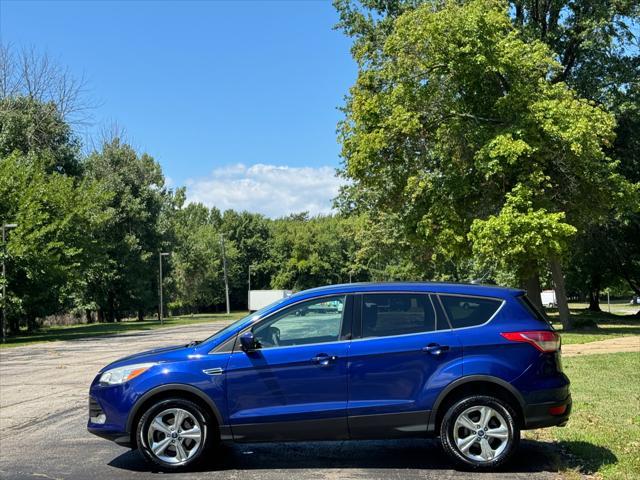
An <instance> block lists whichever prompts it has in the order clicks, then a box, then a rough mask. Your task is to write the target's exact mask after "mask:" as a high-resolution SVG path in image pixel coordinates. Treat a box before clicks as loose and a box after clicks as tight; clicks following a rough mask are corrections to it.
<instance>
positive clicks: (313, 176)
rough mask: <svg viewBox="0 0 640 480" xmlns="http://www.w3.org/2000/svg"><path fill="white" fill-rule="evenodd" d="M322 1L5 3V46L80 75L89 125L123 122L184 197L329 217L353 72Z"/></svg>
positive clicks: (1, 17)
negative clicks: (91, 105) (90, 106)
mask: <svg viewBox="0 0 640 480" xmlns="http://www.w3.org/2000/svg"><path fill="white" fill-rule="evenodd" d="M336 21H337V15H336V13H335V11H334V9H333V7H332V6H331V3H330V1H317V2H313V1H299V2H296V1H286V2H275V1H274V2H267V1H263V2H250V1H242V2H166V1H165V2H150V1H147V2H118V1H112V2H96V1H92V2H77V1H71V2H63V1H46V2H35V1H31V2H30V1H20V2H18V1H8V0H2V1H1V2H0V27H1V32H0V33H1V36H2V41H3V42H4V43H11V44H13V46H14V47H18V48H21V47H31V46H33V47H35V48H36V49H38V50H40V51H43V52H47V53H48V54H49V55H50V56H52V57H54V58H55V59H56V60H57V61H58V62H59V63H61V64H63V65H65V66H68V67H69V69H70V70H71V72H73V73H74V74H75V75H77V76H78V77H80V76H85V77H86V79H87V82H88V87H89V94H88V96H89V98H90V99H91V100H93V101H95V102H96V103H97V104H98V107H97V108H95V109H94V110H93V112H92V117H93V120H92V122H93V125H92V127H90V128H89V134H91V133H92V132H95V131H97V130H98V129H99V128H101V127H103V126H105V125H109V124H113V123H114V122H117V123H118V124H119V125H120V126H122V127H124V128H125V129H126V132H127V136H128V138H129V139H130V140H131V142H132V144H133V145H134V146H136V148H138V149H139V150H141V151H146V152H148V153H150V154H151V155H153V156H154V157H155V158H156V159H157V160H158V161H159V162H160V164H161V165H162V168H163V170H164V172H165V175H166V176H167V177H168V178H169V179H170V182H171V184H172V185H174V186H180V185H187V189H188V194H189V198H190V199H191V200H192V201H202V202H204V203H206V204H208V205H216V206H218V207H220V208H223V209H224V208H237V209H248V210H252V211H259V212H262V213H265V214H267V215H270V216H278V215H282V214H286V213H289V212H293V211H300V210H311V211H312V212H313V213H318V212H327V211H328V209H329V208H330V200H331V197H332V196H333V195H334V194H335V192H336V191H337V188H338V185H339V181H338V180H337V179H335V177H334V176H333V169H334V168H335V167H337V166H338V165H339V145H338V144H337V141H336V133H335V130H336V123H337V122H338V120H339V119H340V118H341V113H340V112H339V111H338V107H339V106H340V105H342V103H343V97H344V95H345V94H346V93H347V91H348V88H349V86H350V85H351V84H352V83H353V81H354V79H355V76H356V67H355V64H354V62H353V61H352V59H351V57H350V54H349V48H350V41H349V39H347V38H345V37H344V36H343V34H342V33H341V32H338V31H335V30H333V29H332V27H333V25H334V24H335V23H336Z"/></svg>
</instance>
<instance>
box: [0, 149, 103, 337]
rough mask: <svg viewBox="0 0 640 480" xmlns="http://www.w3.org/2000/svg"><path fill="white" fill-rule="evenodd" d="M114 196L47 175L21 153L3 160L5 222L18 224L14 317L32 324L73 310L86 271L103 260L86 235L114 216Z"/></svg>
mask: <svg viewBox="0 0 640 480" xmlns="http://www.w3.org/2000/svg"><path fill="white" fill-rule="evenodd" d="M109 197H110V193H109V192H107V191H105V190H104V189H102V188H101V186H100V185H98V184H96V183H95V182H91V181H89V180H83V181H79V180H77V179H74V178H72V177H69V176H66V175H62V174H59V173H52V174H47V173H45V172H43V171H42V170H41V169H40V168H39V167H38V166H36V165H34V164H33V163H32V162H31V161H30V160H29V159H26V158H25V157H24V156H23V155H21V154H19V153H14V154H12V155H10V156H8V157H6V158H3V159H2V161H1V162H0V198H2V199H3V201H2V205H1V208H0V220H2V221H6V220H5V219H11V220H12V221H14V222H15V223H17V224H18V228H17V229H16V230H13V231H11V233H10V242H9V244H8V249H7V258H6V261H7V269H8V284H9V287H10V288H9V290H8V295H7V296H8V298H7V306H8V311H9V317H10V318H11V319H12V324H13V330H16V325H17V324H16V320H17V318H19V317H24V318H27V319H28V320H29V321H30V322H31V323H33V321H34V320H35V318H36V317H43V316H45V315H50V314H52V313H57V312H59V311H63V310H65V309H69V308H71V307H72V306H73V305H74V295H75V293H76V292H77V291H78V290H80V289H81V288H82V286H83V284H84V281H85V280H84V276H83V272H85V271H86V270H90V269H91V268H92V267H93V266H94V263H95V262H96V261H97V260H98V259H99V258H100V255H99V252H100V249H101V245H100V244H99V242H97V241H96V239H95V238H94V237H92V236H91V235H87V232H91V231H95V230H97V229H100V228H101V227H102V226H103V225H104V224H106V223H107V222H108V221H109V220H110V217H111V212H110V211H109V210H108V209H107V208H106V205H107V202H108V200H109Z"/></svg>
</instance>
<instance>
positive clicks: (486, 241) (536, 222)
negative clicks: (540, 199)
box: [469, 185, 576, 278]
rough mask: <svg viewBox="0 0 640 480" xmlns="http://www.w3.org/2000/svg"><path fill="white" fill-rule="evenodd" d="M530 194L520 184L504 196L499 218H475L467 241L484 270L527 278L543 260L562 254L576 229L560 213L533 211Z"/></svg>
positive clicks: (541, 209)
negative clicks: (498, 271) (511, 273)
mask: <svg viewBox="0 0 640 480" xmlns="http://www.w3.org/2000/svg"><path fill="white" fill-rule="evenodd" d="M532 198H533V193H532V192H531V191H530V190H528V189H526V188H524V187H523V186H522V185H518V186H516V187H515V188H514V189H513V191H512V192H511V193H508V194H507V199H506V202H505V205H504V207H503V208H502V210H501V211H500V213H499V214H498V215H491V216H489V217H488V218H487V219H486V220H480V219H476V220H474V222H473V224H472V225H471V231H470V232H469V239H470V240H471V242H472V243H473V253H474V254H475V255H476V256H477V257H478V258H480V259H481V260H482V261H483V263H484V267H485V268H488V269H491V268H492V267H495V268H498V269H499V270H502V271H506V272H513V273H514V274H515V275H516V278H527V277H528V276H530V275H531V274H532V273H533V272H537V271H538V270H539V269H540V267H541V266H542V265H541V263H542V261H544V259H549V258H552V257H557V256H560V255H562V254H563V253H564V252H565V250H566V247H567V243H568V242H569V240H570V239H571V238H572V237H573V236H574V235H575V233H576V228H575V227H573V226H571V225H569V224H567V223H565V222H564V219H565V214H564V213H563V212H558V213H549V212H547V211H546V210H545V209H544V208H538V209H534V207H533V201H532Z"/></svg>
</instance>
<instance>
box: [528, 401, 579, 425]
mask: <svg viewBox="0 0 640 480" xmlns="http://www.w3.org/2000/svg"><path fill="white" fill-rule="evenodd" d="M571 406H572V401H571V395H569V396H567V398H565V399H564V400H563V401H561V402H557V401H553V402H544V403H534V404H530V405H527V406H526V407H525V408H524V418H525V421H524V429H525V430H530V429H533V428H543V427H564V426H565V425H566V424H567V422H568V421H569V415H571ZM562 407H564V410H563V411H562ZM551 409H557V410H556V411H558V410H559V411H562V413H559V414H553V413H551V412H550V410H551Z"/></svg>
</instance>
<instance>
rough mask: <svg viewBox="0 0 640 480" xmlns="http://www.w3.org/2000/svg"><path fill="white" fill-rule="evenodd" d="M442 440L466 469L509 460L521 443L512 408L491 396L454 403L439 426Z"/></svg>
mask: <svg viewBox="0 0 640 480" xmlns="http://www.w3.org/2000/svg"><path fill="white" fill-rule="evenodd" d="M440 440H441V442H442V446H443V448H444V450H445V451H446V452H447V454H449V456H450V457H451V458H453V460H454V461H455V462H456V463H457V464H459V465H461V466H463V467H466V468H471V469H477V470H480V469H482V470H485V469H486V470H490V469H494V468H496V467H498V466H500V465H502V464H503V463H505V462H506V461H508V460H509V458H510V457H511V455H513V452H514V451H515V450H516V448H517V446H518V444H519V442H520V430H519V428H518V426H517V423H516V417H515V412H514V411H513V408H512V407H511V406H510V405H509V404H508V403H507V402H504V401H503V400H500V399H498V398H494V397H489V396H484V395H482V396H471V397H466V398H463V399H461V400H459V401H458V402H455V403H454V404H453V405H451V407H450V408H449V409H448V410H447V412H446V414H445V416H444V418H443V420H442V424H441V426H440Z"/></svg>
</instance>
